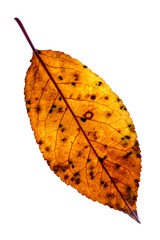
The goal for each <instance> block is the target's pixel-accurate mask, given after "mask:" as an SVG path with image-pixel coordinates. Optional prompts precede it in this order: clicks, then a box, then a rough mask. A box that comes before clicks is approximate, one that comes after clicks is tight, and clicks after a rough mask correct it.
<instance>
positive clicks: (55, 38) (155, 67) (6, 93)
mask: <svg viewBox="0 0 160 240" xmlns="http://www.w3.org/2000/svg"><path fill="white" fill-rule="evenodd" d="M14 17H19V18H20V19H21V21H22V22H23V24H24V26H25V27H26V30H27V31H28V33H29V35H30V37H31V38H32V41H33V43H34V45H35V47H36V48H38V49H41V50H42V49H52V50H59V51H63V52H65V53H68V54H69V55H71V56H72V57H74V58H77V59H79V60H80V61H81V62H83V63H84V64H86V65H87V66H88V67H89V68H91V69H92V71H94V72H96V73H97V74H98V75H99V76H101V77H102V78H103V79H104V80H105V81H106V83H108V84H109V85H110V86H111V88H112V89H113V91H114V92H116V93H117V94H118V95H119V96H120V98H122V100H123V102H124V104H125V105H126V106H127V109H128V110H129V112H130V114H131V117H132V118H133V121H134V124H135V126H136V131H137V134H138V140H139V142H140V147H141V150H142V157H143V159H142V160H143V161H142V167H143V168H142V174H141V184H140V188H139V197H138V202H137V206H138V214H139V218H140V220H141V224H138V223H137V222H135V221H134V220H133V219H131V218H130V217H129V216H127V215H126V214H123V213H121V212H119V211H115V210H113V209H110V208H109V207H107V206H103V205H101V204H98V203H95V202H92V201H91V200H88V199H87V198H86V197H84V196H81V195H80V194H79V193H78V192H77V191H76V190H74V189H73V188H71V187H69V186H67V185H65V184H64V183H63V182H61V181H60V179H59V178H57V177H56V175H54V174H53V172H51V171H50V169H49V168H48V166H47V164H46V162H45V161H44V160H43V158H42V156H41V153H40V151H39V149H38V145H37V144H36V142H35V139H34V136H33V132H32V131H31V127H30V124H29V119H28V116H27V113H26V108H25V103H24V95H23V89H24V78H25V74H26V70H27V68H28V67H29V65H30V62H29V60H30V58H31V56H32V50H31V49H30V47H29V45H28V43H27V41H26V40H25V38H24V36H23V34H22V32H21V30H20V28H19V27H18V25H17V23H16V22H15V21H14ZM0 61H1V63H0V149H1V152H0V153H1V154H0V239H2V240H6V239H7V240H10V239H16V240H22V239H23V240H28V239H29V240H35V239H38V240H41V239H46V240H51V239H56V240H61V239H65V240H66V239H70V240H72V239H74V240H75V239H76V240H79V239H91V240H95V239H123V240H128V239H129V240H133V239H134V240H135V239H156V240H157V239H160V231H159V227H160V223H159V215H160V207H159V206H160V203H159V202H160V185H159V183H160V151H159V149H160V139H159V136H160V113H159V112H160V96H159V91H160V87H159V82H160V1H154V0H152V1H147V0H145V1H142V0H138V1H137V0H134V1H130V0H126V1H123V0H118V1H114V0H112V1H107V0H104V1H102V0H97V1H94V0H92V1H89V0H88V1H87V0H80V1H76V0H74V1H73V0H61V1H60V0H59V1H58V0H52V1H49V0H43V1H40V0H39V1H38V0H35V1H34V0H32V1H30V0H28V1H22V0H21V1H18V0H14V1H9V0H8V1H7V0H5V1H1V3H0Z"/></svg>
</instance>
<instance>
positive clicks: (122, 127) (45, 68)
mask: <svg viewBox="0 0 160 240" xmlns="http://www.w3.org/2000/svg"><path fill="white" fill-rule="evenodd" d="M16 21H17V22H18V24H19V25H20V26H21V28H22V30H23V32H24V33H25V36H26V37H28V35H27V34H26V32H25V30H24V28H23V26H22V24H21V23H20V21H19V20H18V19H16ZM30 45H31V47H32V49H33V51H34V53H33V57H32V60H31V66H30V67H29V69H28V71H27V75H26V79H25V82H26V85H25V101H26V107H27V112H28V115H29V117H30V122H31V126H32V129H33V131H34V134H35V138H36V141H37V143H38V144H39V147H40V150H41V152H42V154H43V157H44V159H45V160H46V161H47V163H48V165H49V166H50V168H51V170H53V171H54V173H55V174H56V175H57V176H59V177H60V178H61V180H62V181H64V182H65V183H66V184H69V185H71V186H72V187H74V188H76V189H77V190H78V191H79V192H80V193H81V194H83V195H85V196H86V197H88V198H90V199H92V200H93V201H98V202H99V203H102V204H104V205H108V206H110V207H111V208H114V209H118V210H120V211H123V212H125V213H128V214H129V215H130V216H131V217H133V218H134V219H135V220H136V221H137V222H139V219H138V216H137V208H136V201H137V191H138V186H139V181H140V170H141V164H140V162H141V155H140V149H139V144H138V141H137V135H136V132H135V128H134V125H133V122H132V120H131V118H130V117H129V113H128V111H127V109H126V107H125V105H124V104H123V102H122V100H121V99H120V98H119V97H118V96H117V95H116V94H115V93H114V92H112V90H111V89H110V87H109V86H108V85H107V84H106V83H105V82H104V80H103V79H102V78H100V77H99V76H97V75H96V74H94V73H93V72H92V71H91V70H90V69H88V68H87V67H86V66H85V65H83V64H82V63H81V62H79V61H78V60H76V59H73V58H71V57H70V56H69V55H66V54H64V53H62V52H57V51H51V50H46V51H44V50H43V51H37V50H35V48H34V47H33V45H32V43H31V42H30Z"/></svg>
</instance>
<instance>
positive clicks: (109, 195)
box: [106, 193, 115, 199]
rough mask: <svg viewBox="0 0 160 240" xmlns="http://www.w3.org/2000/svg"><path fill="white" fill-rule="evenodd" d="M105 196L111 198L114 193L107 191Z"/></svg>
mask: <svg viewBox="0 0 160 240" xmlns="http://www.w3.org/2000/svg"><path fill="white" fill-rule="evenodd" d="M106 197H107V198H111V199H112V198H114V197H115V195H114V194H113V193H107V195H106Z"/></svg>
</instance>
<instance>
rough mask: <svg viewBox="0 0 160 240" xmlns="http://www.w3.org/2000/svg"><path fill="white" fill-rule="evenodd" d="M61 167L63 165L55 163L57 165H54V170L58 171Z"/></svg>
mask: <svg viewBox="0 0 160 240" xmlns="http://www.w3.org/2000/svg"><path fill="white" fill-rule="evenodd" d="M59 169H61V165H59V164H57V165H55V166H54V167H53V171H54V172H58V171H59Z"/></svg>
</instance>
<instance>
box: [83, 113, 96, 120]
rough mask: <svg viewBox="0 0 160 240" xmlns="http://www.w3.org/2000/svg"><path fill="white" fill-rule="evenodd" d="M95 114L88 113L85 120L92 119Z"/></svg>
mask: <svg viewBox="0 0 160 240" xmlns="http://www.w3.org/2000/svg"><path fill="white" fill-rule="evenodd" d="M93 115H94V114H93V113H92V112H90V111H87V112H86V113H85V114H84V115H83V116H84V118H85V119H91V118H92V117H93Z"/></svg>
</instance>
